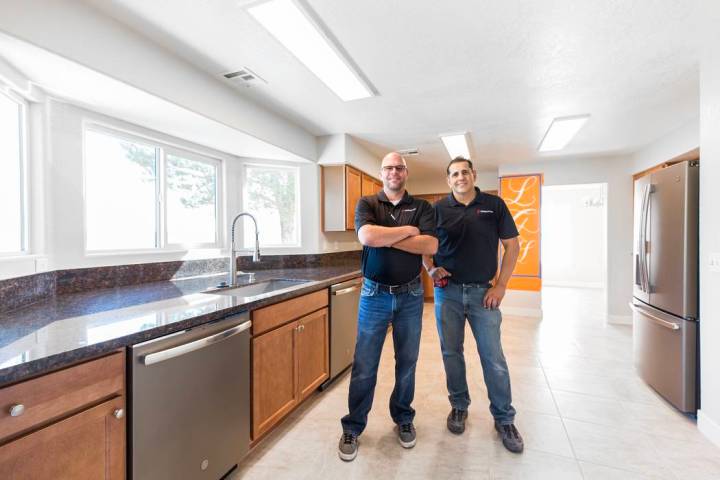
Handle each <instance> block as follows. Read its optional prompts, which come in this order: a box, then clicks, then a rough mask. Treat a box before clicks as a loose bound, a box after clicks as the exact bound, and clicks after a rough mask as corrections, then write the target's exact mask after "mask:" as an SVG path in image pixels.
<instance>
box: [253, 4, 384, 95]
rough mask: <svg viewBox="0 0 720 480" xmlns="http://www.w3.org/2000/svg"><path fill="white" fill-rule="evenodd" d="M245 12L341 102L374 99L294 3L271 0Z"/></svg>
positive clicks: (326, 39)
mask: <svg viewBox="0 0 720 480" xmlns="http://www.w3.org/2000/svg"><path fill="white" fill-rule="evenodd" d="M248 12H249V13H250V15H252V16H253V17H254V18H255V20H257V21H258V22H259V23H260V24H261V25H262V26H263V27H265V28H266V29H267V30H268V31H269V32H270V33H271V34H272V35H273V36H274V37H275V38H276V39H277V40H278V41H279V42H280V43H282V44H283V45H284V46H285V48H287V49H288V50H290V52H291V53H292V54H293V55H295V56H296V57H297V58H298V60H300V61H301V62H302V63H303V64H304V65H305V66H306V67H307V68H309V69H310V71H311V72H313V73H314V74H315V75H317V76H318V78H319V79H320V80H322V82H323V83H325V85H327V86H328V88H329V89H330V90H332V91H333V92H334V93H335V94H336V95H337V96H338V97H340V98H341V99H342V100H343V101H345V102H347V101H350V100H357V99H359V98H367V97H372V96H373V92H372V91H371V90H370V88H368V86H367V85H365V84H364V83H363V82H362V81H361V80H360V77H359V76H358V75H357V74H356V73H355V72H354V71H353V70H352V69H351V68H350V66H349V65H348V62H347V61H346V60H345V59H344V58H343V57H342V56H341V55H340V53H339V52H338V50H337V49H336V48H335V47H334V46H333V45H332V44H331V43H330V41H329V39H328V38H327V37H326V36H325V35H324V34H323V32H322V31H321V30H320V28H319V27H318V25H316V24H315V22H313V21H312V20H311V17H310V16H309V15H308V14H307V12H304V11H303V10H302V9H301V8H300V7H299V6H298V4H297V3H295V2H294V1H293V0H270V1H268V2H264V3H260V4H257V5H254V6H252V7H250V8H248Z"/></svg>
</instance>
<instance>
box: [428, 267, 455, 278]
mask: <svg viewBox="0 0 720 480" xmlns="http://www.w3.org/2000/svg"><path fill="white" fill-rule="evenodd" d="M428 274H429V275H430V277H432V279H433V281H436V280H440V279H441V278H445V277H450V276H452V273H450V272H448V271H447V270H445V269H444V268H443V267H433V268H431V269H430V270H428Z"/></svg>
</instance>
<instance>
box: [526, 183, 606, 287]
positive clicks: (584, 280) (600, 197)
mask: <svg viewBox="0 0 720 480" xmlns="http://www.w3.org/2000/svg"><path fill="white" fill-rule="evenodd" d="M606 206H607V201H606V199H605V185H604V184H597V183H595V184H584V185H567V186H565V185H555V186H545V187H543V189H542V206H541V215H540V218H541V222H542V229H541V232H542V248H541V257H542V258H541V265H542V282H543V286H569V287H586V288H604V287H605V268H606V265H607V262H606V259H605V242H606V240H607V234H606V225H605V222H606V218H605V212H606Z"/></svg>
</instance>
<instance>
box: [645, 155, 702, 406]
mask: <svg viewBox="0 0 720 480" xmlns="http://www.w3.org/2000/svg"><path fill="white" fill-rule="evenodd" d="M698 169H699V167H698V163H697V162H681V163H677V164H675V165H672V166H670V167H667V168H663V169H661V170H658V171H655V172H653V173H651V174H650V175H647V176H644V177H642V178H639V179H637V180H636V181H635V210H634V227H635V241H634V255H633V258H634V263H635V268H634V274H635V281H634V286H633V300H632V303H631V307H632V310H633V349H634V352H633V354H634V360H635V367H636V368H637V371H638V373H639V374H640V376H641V377H642V378H643V379H644V380H645V381H646V382H647V383H648V384H649V385H650V386H651V387H652V388H654V389H655V390H656V391H657V392H658V393H659V394H660V395H662V396H663V397H664V398H665V399H666V400H667V401H669V402H670V403H672V404H673V405H674V406H675V407H676V408H677V409H679V410H680V411H683V412H692V413H694V412H695V411H696V410H697V408H698V404H697V403H698V399H699V396H698V378H699V377H698V371H697V369H698V361H697V358H698V355H697V353H698V348H699V342H698V332H699V322H698Z"/></svg>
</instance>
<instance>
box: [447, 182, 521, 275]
mask: <svg viewBox="0 0 720 480" xmlns="http://www.w3.org/2000/svg"><path fill="white" fill-rule="evenodd" d="M434 208H435V216H436V221H437V237H438V243H439V246H438V251H437V254H436V255H435V259H434V260H435V265H436V266H438V267H443V268H445V270H447V271H448V272H450V273H451V274H452V276H451V277H450V279H451V280H453V281H456V282H459V283H486V282H489V281H491V280H492V279H493V278H494V277H495V273H496V272H497V268H498V263H497V260H498V259H497V257H498V241H499V239H501V238H502V239H508V238H513V237H517V236H518V231H517V227H516V226H515V221H514V220H513V218H512V214H510V210H508V208H507V205H505V202H504V201H503V199H502V198H500V197H498V196H497V195H491V194H489V193H484V192H481V191H480V189H479V188H477V187H475V199H474V200H473V201H472V202H470V204H469V205H467V206H465V205H463V204H462V203H460V202H458V201H457V200H455V197H454V196H453V194H452V192H451V193H450V195H448V196H447V197H445V198H443V199H441V200H438V201H437V203H435V207H434Z"/></svg>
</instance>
